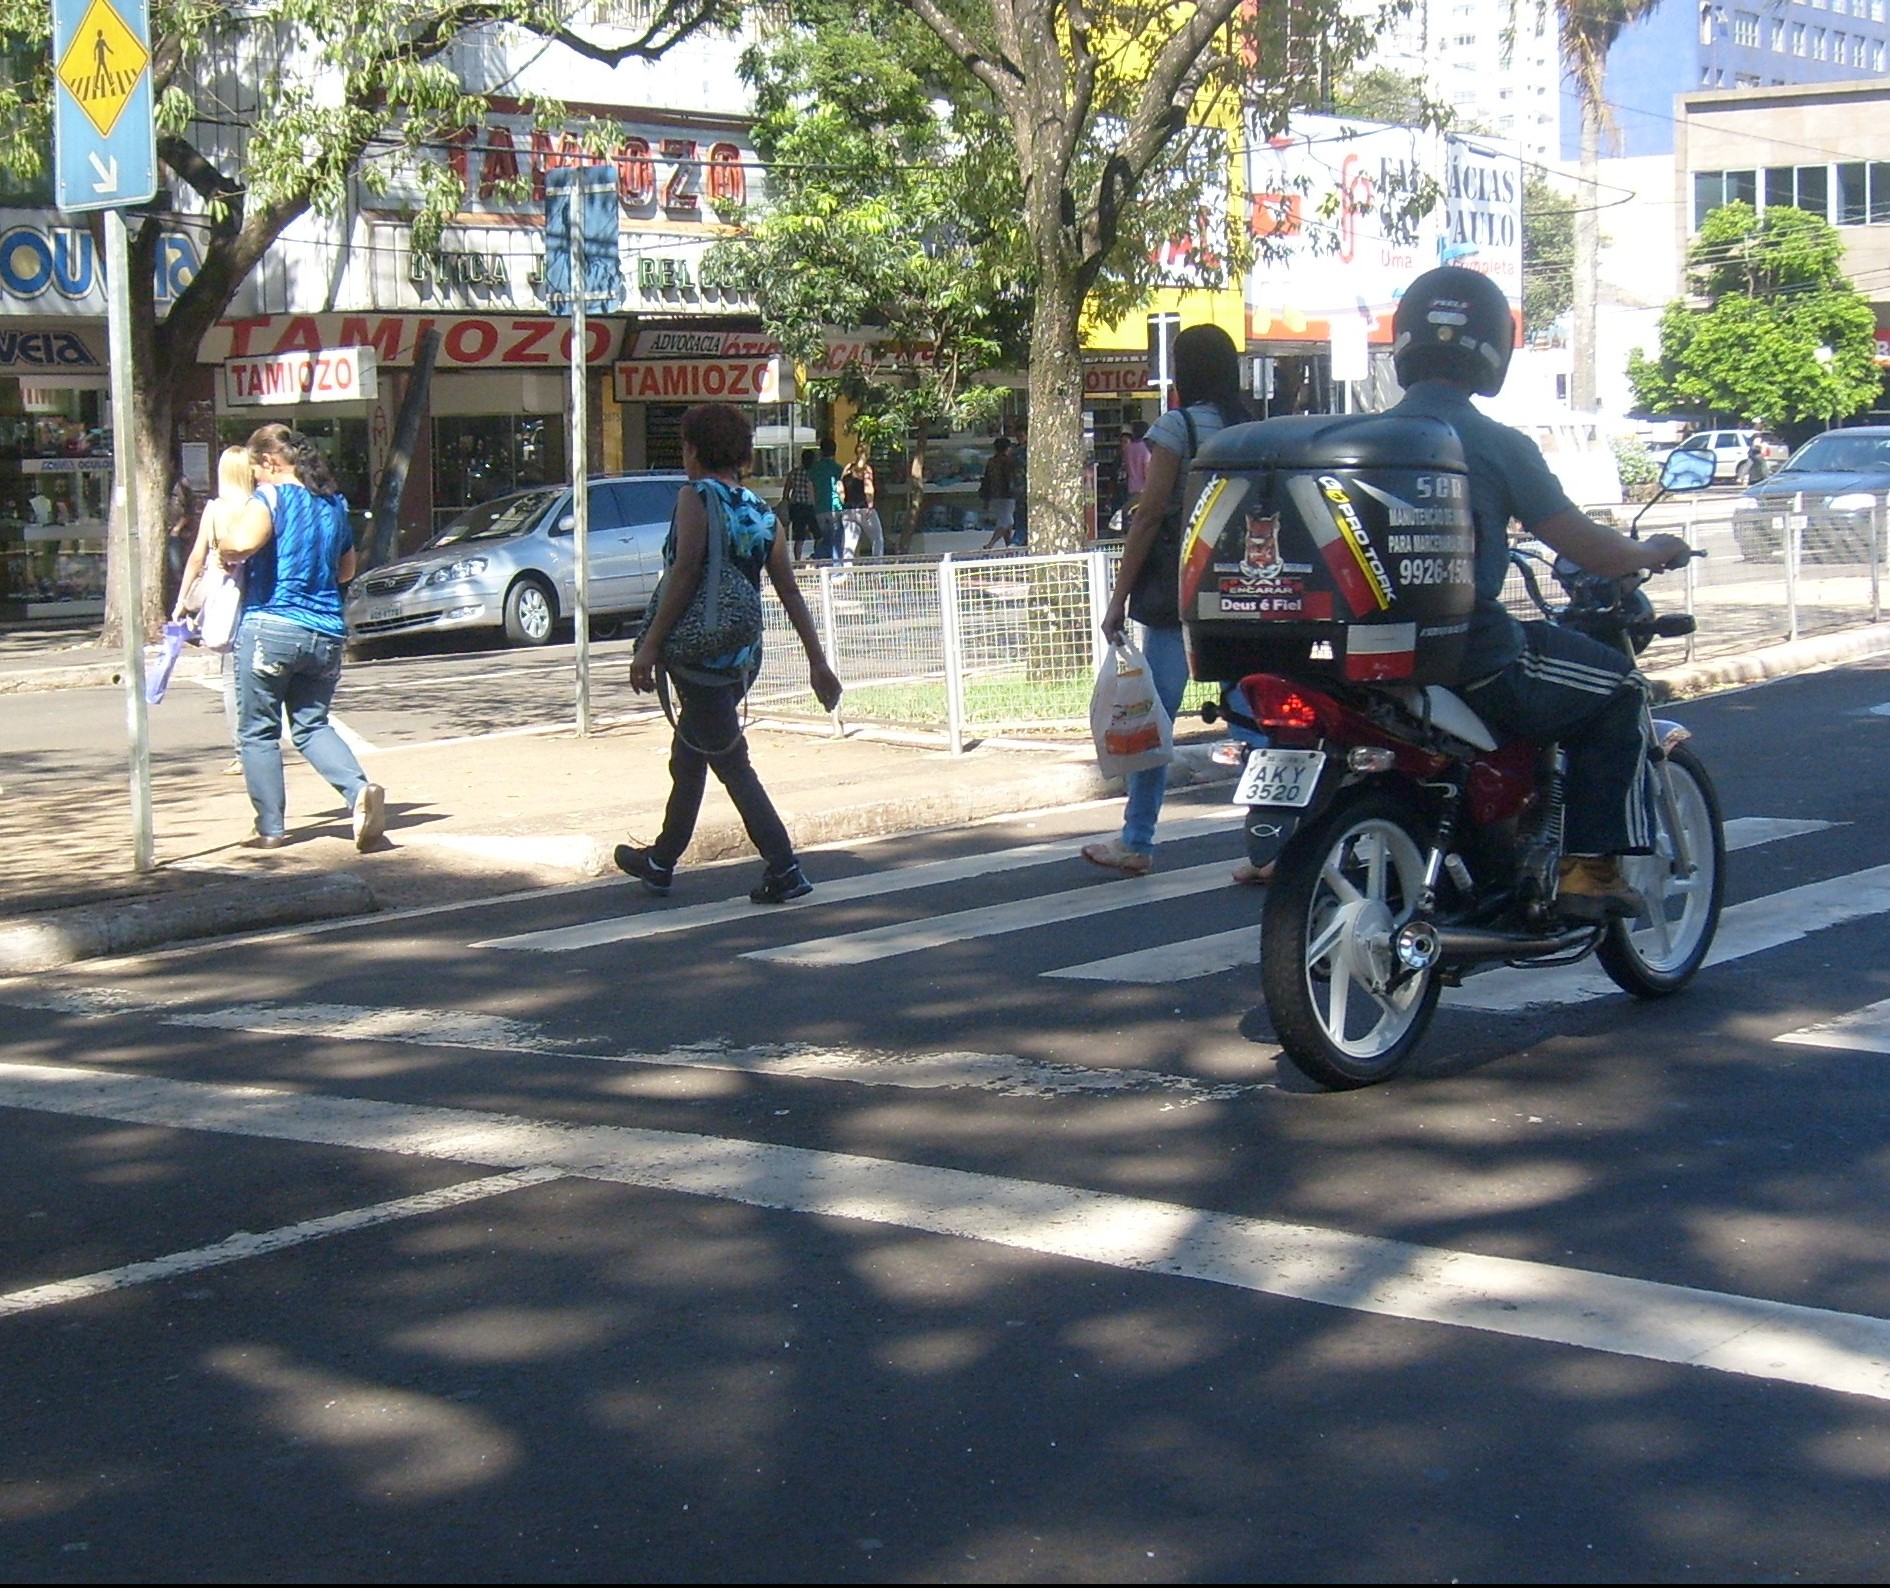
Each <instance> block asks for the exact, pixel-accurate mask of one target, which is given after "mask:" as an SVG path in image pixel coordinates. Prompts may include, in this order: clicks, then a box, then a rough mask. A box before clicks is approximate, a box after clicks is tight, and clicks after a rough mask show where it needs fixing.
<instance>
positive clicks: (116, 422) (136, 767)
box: [104, 210, 157, 871]
mask: <svg viewBox="0 0 1890 1588" xmlns="http://www.w3.org/2000/svg"><path fill="white" fill-rule="evenodd" d="M104 219H105V334H106V338H107V343H108V349H109V357H110V359H111V366H112V518H113V519H114V520H115V521H116V523H117V529H116V530H115V532H114V533H115V534H116V536H117V539H118V544H117V546H116V547H115V548H114V550H115V551H116V552H117V554H118V568H119V574H120V578H119V587H118V600H119V607H120V610H119V614H118V615H119V621H120V623H121V625H122V627H123V630H124V644H125V726H126V731H127V737H128V739H129V742H130V746H131V856H132V864H133V866H135V867H136V868H137V869H138V870H139V871H151V870H153V869H155V867H156V865H157V854H156V850H155V846H154V845H153V842H152V835H151V724H150V720H149V718H148V716H147V714H146V711H145V703H144V548H143V538H142V537H141V536H140V535H139V533H138V491H137V452H138V449H137V446H136V443H135V441H134V438H133V435H132V429H131V401H132V397H131V247H130V242H129V239H128V238H127V237H126V234H125V217H124V216H123V214H122V213H120V212H119V211H118V210H106V211H105V217H104Z"/></svg>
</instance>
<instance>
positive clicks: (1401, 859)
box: [1260, 792, 1440, 1090]
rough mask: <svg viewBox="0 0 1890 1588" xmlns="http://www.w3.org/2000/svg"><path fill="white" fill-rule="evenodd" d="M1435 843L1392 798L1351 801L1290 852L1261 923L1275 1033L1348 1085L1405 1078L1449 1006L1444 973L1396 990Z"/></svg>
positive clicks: (1319, 1071)
mask: <svg viewBox="0 0 1890 1588" xmlns="http://www.w3.org/2000/svg"><path fill="white" fill-rule="evenodd" d="M1429 842H1430V840H1429V837H1428V836H1427V835H1426V834H1425V833H1424V832H1423V831H1422V828H1421V826H1420V823H1419V821H1418V818H1417V817H1416V815H1415V814H1414V813H1413V812H1411V811H1410V810H1409V809H1407V808H1406V806H1405V805H1404V804H1403V802H1401V801H1399V800H1397V799H1395V798H1393V797H1392V796H1390V795H1388V794H1385V793H1382V792H1371V793H1363V794H1361V795H1358V796H1356V797H1354V798H1350V799H1342V800H1341V801H1340V802H1339V804H1338V805H1337V806H1336V807H1334V809H1333V810H1332V812H1331V813H1330V814H1329V815H1327V816H1326V817H1325V818H1324V819H1323V820H1321V821H1319V822H1318V823H1316V824H1315V825H1314V826H1313V827H1312V828H1311V829H1309V830H1305V831H1302V832H1301V833H1299V834H1297V835H1295V837H1294V838H1293V840H1292V842H1290V843H1289V844H1288V845H1287V847H1286V849H1285V851H1284V852H1283V853H1282V854H1281V856H1280V859H1279V862H1278V869H1277V872H1276V874H1275V876H1274V879H1273V884H1272V886H1271V887H1270V888H1269V889H1268V890H1267V903H1266V912H1265V914H1264V916H1263V917H1262V921H1261V933H1260V980H1261V986H1262V987H1263V988H1264V990H1265V992H1266V999H1267V1012H1268V1014H1269V1016H1270V1017H1271V1019H1272V1022H1273V1030H1274V1033H1275V1034H1276V1035H1277V1036H1278V1037H1279V1039H1280V1045H1281V1046H1282V1047H1283V1048H1285V1050H1286V1053H1287V1056H1288V1057H1289V1058H1291V1059H1292V1060H1293V1062H1294V1063H1295V1064H1297V1065H1298V1066H1299V1067H1300V1069H1302V1070H1304V1071H1305V1072H1306V1074H1307V1075H1308V1076H1310V1077H1311V1078H1312V1079H1313V1080H1315V1081H1318V1082H1320V1083H1321V1084H1322V1085H1325V1086H1329V1087H1333V1088H1335V1089H1337V1090H1347V1089H1350V1088H1353V1087H1359V1086H1370V1085H1372V1084H1374V1083H1375V1082H1378V1081H1383V1080H1385V1079H1387V1078H1388V1077H1390V1076H1392V1075H1394V1074H1395V1073H1396V1072H1397V1070H1398V1068H1399V1066H1401V1065H1402V1064H1403V1063H1404V1061H1405V1060H1406V1059H1407V1058H1408V1057H1409V1056H1410V1054H1411V1051H1412V1049H1414V1048H1415V1047H1416V1046H1417V1044H1418V1039H1419V1038H1420V1037H1422V1036H1423V1035H1424V1030H1425V1028H1426V1027H1427V1026H1428V1025H1429V1024H1430V1020H1431V1013H1432V1011H1433V1010H1434V1009H1435V1008H1436V1007H1437V995H1438V992H1439V990H1440V983H1439V982H1438V979H1437V974H1436V971H1435V970H1434V969H1432V970H1427V971H1423V972H1420V973H1418V974H1417V975H1414V976H1411V977H1409V978H1408V979H1407V980H1404V981H1401V982H1398V983H1397V984H1396V985H1395V986H1393V985H1391V980H1392V973H1393V970H1394V968H1395V964H1396V956H1395V955H1394V954H1393V952H1392V946H1391V940H1392V936H1393V934H1394V933H1395V932H1396V931H1397V929H1398V928H1399V927H1400V926H1402V925H1403V924H1404V923H1405V922H1406V921H1408V920H1409V919H1410V918H1411V914H1412V911H1413V909H1414V908H1415V906H1416V901H1417V897H1418V894H1419V891H1420V890H1421V888H1422V886H1423V881H1424V860H1425V849H1426V847H1427V845H1428V844H1429Z"/></svg>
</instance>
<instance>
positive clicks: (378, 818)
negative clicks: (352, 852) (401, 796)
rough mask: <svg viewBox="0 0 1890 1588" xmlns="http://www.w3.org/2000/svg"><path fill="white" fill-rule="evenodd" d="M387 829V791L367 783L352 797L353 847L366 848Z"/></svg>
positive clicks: (374, 784) (376, 784)
mask: <svg viewBox="0 0 1890 1588" xmlns="http://www.w3.org/2000/svg"><path fill="white" fill-rule="evenodd" d="M386 831H387V791H386V790H385V789H383V788H382V787H381V786H380V784H378V783H369V784H368V785H367V786H366V787H364V788H363V789H362V790H361V792H360V793H359V794H357V795H355V797H354V847H355V848H356V849H366V848H367V847H368V845H369V844H371V843H373V842H374V840H375V839H377V838H379V837H380V836H381V834H382V833H384V832H386Z"/></svg>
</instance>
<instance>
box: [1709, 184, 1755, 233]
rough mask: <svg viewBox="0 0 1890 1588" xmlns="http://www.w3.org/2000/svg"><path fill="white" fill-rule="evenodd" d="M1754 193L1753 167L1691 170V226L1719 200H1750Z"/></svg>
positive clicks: (1729, 201)
mask: <svg viewBox="0 0 1890 1588" xmlns="http://www.w3.org/2000/svg"><path fill="white" fill-rule="evenodd" d="M1757 194H1758V172H1756V171H1695V172H1694V173H1693V229H1694V230H1695V231H1698V230H1699V229H1700V227H1701V226H1702V225H1703V224H1704V223H1705V221H1706V217H1707V216H1709V215H1711V214H1712V213H1713V211H1714V210H1716V209H1718V208H1719V207H1720V206H1721V205H1722V204H1753V203H1755V201H1756V199H1757Z"/></svg>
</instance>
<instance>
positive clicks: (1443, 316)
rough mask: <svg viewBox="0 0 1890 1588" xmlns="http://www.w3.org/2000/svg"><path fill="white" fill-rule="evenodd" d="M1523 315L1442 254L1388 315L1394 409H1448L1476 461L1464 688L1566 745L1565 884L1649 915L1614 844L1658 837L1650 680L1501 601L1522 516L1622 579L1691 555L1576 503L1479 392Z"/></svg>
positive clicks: (1575, 904)
mask: <svg viewBox="0 0 1890 1588" xmlns="http://www.w3.org/2000/svg"><path fill="white" fill-rule="evenodd" d="M1515 336H1516V329H1515V321H1514V320H1513V319H1512V318H1511V316H1510V312H1509V304H1508V302H1507V301H1506V300H1505V299H1504V297H1503V294H1502V290H1501V289H1500V288H1499V287H1498V286H1497V285H1496V284H1495V283H1494V282H1493V281H1491V280H1490V279H1489V277H1487V276H1484V275H1480V274H1478V273H1477V272H1476V271H1474V270H1465V269H1462V268H1461V267H1459V266H1454V265H1447V266H1444V267H1443V268H1441V269H1438V270H1431V271H1427V272H1426V273H1425V274H1424V275H1422V276H1419V277H1418V278H1417V280H1416V281H1414V282H1412V283H1411V285H1410V286H1409V287H1408V288H1406V289H1405V293H1404V296H1403V298H1401V299H1400V300H1399V303H1398V312H1397V315H1396V317H1395V319H1394V320H1393V324H1392V362H1393V364H1394V365H1395V366H1396V369H1397V372H1398V380H1399V382H1400V383H1401V384H1402V385H1403V386H1404V387H1405V396H1404V400H1403V401H1402V402H1400V403H1399V404H1398V405H1397V407H1396V408H1394V409H1392V410H1391V411H1392V412H1393V413H1396V414H1404V415H1411V416H1418V417H1423V418H1428V419H1441V420H1443V421H1444V422H1445V423H1447V424H1448V425H1449V426H1450V427H1451V428H1452V429H1453V430H1455V431H1456V432H1457V437H1458V439H1459V440H1460V441H1462V443H1463V450H1464V457H1465V460H1466V461H1467V462H1468V463H1469V465H1470V516H1471V518H1472V520H1473V521H1474V523H1475V526H1476V592H1477V595H1476V607H1475V610H1474V611H1473V613H1472V614H1471V619H1470V636H1469V642H1468V645H1467V647H1466V649H1465V653H1464V670H1463V678H1462V680H1461V681H1460V683H1459V686H1458V687H1459V692H1460V693H1461V694H1462V695H1463V697H1464V699H1465V700H1467V701H1468V702H1469V703H1470V705H1471V706H1472V707H1474V708H1475V710H1476V712H1477V714H1478V715H1479V716H1481V717H1482V718H1483V720H1484V721H1485V722H1486V723H1488V724H1489V725H1490V726H1491V727H1492V728H1494V729H1495V730H1496V731H1497V732H1498V733H1500V734H1502V735H1504V736H1505V737H1507V738H1511V739H1539V740H1551V739H1553V740H1558V741H1560V743H1561V744H1562V746H1563V748H1564V750H1565V751H1566V752H1567V754H1568V782H1567V800H1568V805H1567V825H1566V827H1565V829H1564V851H1565V852H1564V856H1563V860H1562V875H1561V882H1560V886H1559V890H1558V897H1559V898H1560V900H1561V902H1562V908H1563V912H1564V913H1565V914H1568V915H1571V916H1575V917H1577V918H1579V919H1583V920H1593V921H1600V920H1605V919H1606V918H1607V917H1609V916H1611V915H1639V914H1640V913H1642V911H1643V909H1644V905H1643V902H1642V900H1641V899H1640V897H1639V895H1637V894H1636V893H1635V892H1634V890H1633V889H1632V888H1631V887H1629V885H1628V883H1627V879H1626V878H1625V877H1623V876H1622V874H1621V867H1620V865H1619V863H1618V859H1617V857H1619V856H1620V855H1623V854H1645V853H1647V852H1648V850H1649V848H1650V845H1651V842H1652V832H1651V827H1650V821H1649V812H1648V809H1647V805H1646V800H1645V798H1644V797H1643V792H1642V790H1643V786H1644V785H1643V771H1642V769H1643V763H1644V761H1645V758H1646V748H1647V747H1646V742H1645V739H1644V737H1643V734H1642V729H1641V707H1642V703H1643V701H1644V700H1645V698H1646V689H1647V682H1646V680H1645V679H1643V678H1642V677H1641V675H1640V673H1639V672H1637V671H1636V670H1635V666H1634V662H1633V659H1632V658H1631V657H1629V656H1628V655H1627V654H1626V653H1625V652H1622V651H1619V650H1615V649H1613V648H1611V647H1609V646H1606V645H1603V644H1602V643H1601V642H1600V641H1598V640H1591V639H1589V638H1588V637H1587V636H1585V635H1581V634H1576V633H1574V632H1573V631H1571V630H1569V629H1565V628H1561V627H1559V626H1557V625H1555V624H1552V623H1543V622H1535V623H1519V622H1517V621H1516V619H1515V618H1513V617H1511V616H1510V615H1509V613H1508V611H1507V610H1506V609H1505V608H1504V606H1503V604H1502V600H1501V595H1502V589H1503V582H1504V580H1505V578H1506V577H1507V576H1508V572H1509V525H1510V521H1511V520H1512V519H1514V520H1515V521H1517V522H1518V523H1520V524H1521V525H1522V527H1523V529H1524V530H1525V531H1526V532H1527V533H1529V534H1531V535H1533V536H1535V537H1536V538H1537V539H1538V540H1540V541H1542V542H1544V543H1545V544H1546V545H1548V546H1550V547H1552V548H1554V550H1556V551H1558V552H1560V553H1561V554H1562V555H1563V556H1564V557H1566V558H1568V559H1569V560H1570V561H1571V562H1574V563H1578V564H1579V565H1580V566H1582V567H1583V568H1586V569H1587V570H1588V571H1589V572H1590V573H1596V574H1601V575H1603V576H1604V577H1607V578H1619V577H1620V576H1621V575H1623V574H1627V573H1633V572H1636V571H1637V570H1641V569H1648V570H1657V569H1661V568H1667V567H1671V566H1673V565H1675V564H1676V563H1678V562H1681V561H1684V560H1685V558H1686V556H1687V553H1688V547H1687V544H1686V542H1685V541H1683V540H1681V539H1680V538H1679V537H1678V536H1676V535H1653V536H1650V537H1649V538H1648V539H1646V540H1630V539H1628V537H1627V536H1625V535H1622V534H1619V533H1617V532H1616V531H1615V530H1612V529H1609V528H1607V527H1605V526H1604V525H1601V524H1597V523H1596V522H1595V521H1594V520H1593V519H1591V518H1590V517H1589V516H1588V515H1587V514H1586V513H1584V512H1582V511H1581V509H1580V508H1578V507H1576V506H1575V504H1574V503H1573V502H1571V501H1570V500H1569V498H1568V494H1567V492H1565V491H1564V490H1563V489H1562V486H1561V483H1560V482H1559V481H1558V480H1557V479H1556V477H1555V475H1554V474H1553V473H1552V472H1551V470H1550V468H1549V466H1548V464H1547V463H1546V462H1544V461H1543V457H1542V452H1541V449H1540V448H1539V447H1537V446H1536V444H1535V443H1534V442H1533V441H1531V440H1530V439H1529V438H1528V437H1527V436H1525V435H1524V434H1523V433H1522V432H1521V431H1519V430H1514V429H1511V428H1510V427H1509V426H1508V425H1504V424H1498V423H1497V422H1496V421H1495V420H1494V419H1491V418H1489V417H1488V416H1487V415H1486V414H1484V413H1482V412H1481V411H1480V410H1479V409H1478V408H1477V407H1476V406H1475V405H1474V404H1473V403H1472V402H1471V401H1470V397H1471V394H1472V393H1476V394H1478V395H1481V396H1485V397H1494V396H1495V395H1496V393H1497V392H1498V391H1500V390H1501V389H1502V386H1503V378H1504V376H1505V375H1507V374H1508V372H1509V358H1510V354H1511V352H1512V351H1513V350H1514V347H1515Z"/></svg>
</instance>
